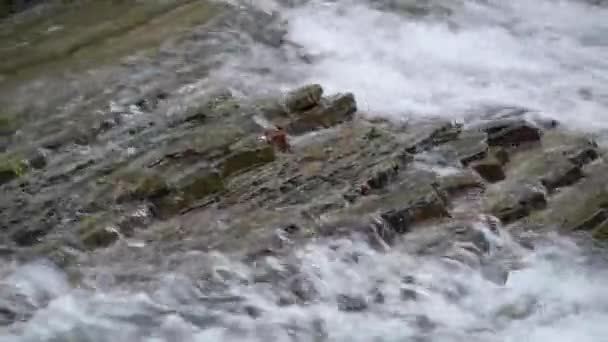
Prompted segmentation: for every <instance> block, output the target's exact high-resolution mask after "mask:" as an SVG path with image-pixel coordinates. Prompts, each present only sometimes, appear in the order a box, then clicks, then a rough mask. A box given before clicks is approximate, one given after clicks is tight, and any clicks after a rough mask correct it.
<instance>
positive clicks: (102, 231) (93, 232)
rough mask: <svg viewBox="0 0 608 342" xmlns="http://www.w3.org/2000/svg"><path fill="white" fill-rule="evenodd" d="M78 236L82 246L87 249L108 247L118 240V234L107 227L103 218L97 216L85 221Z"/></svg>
mask: <svg viewBox="0 0 608 342" xmlns="http://www.w3.org/2000/svg"><path fill="white" fill-rule="evenodd" d="M79 236H80V241H82V244H83V245H84V246H85V247H86V248H88V249H97V248H104V247H108V246H110V245H111V244H113V243H114V242H116V240H118V238H120V234H118V232H117V231H116V230H115V229H113V228H112V227H111V226H109V225H107V224H106V222H105V220H104V218H103V217H99V216H91V217H89V218H87V219H85V220H84V221H83V223H82V228H81V229H80V232H79Z"/></svg>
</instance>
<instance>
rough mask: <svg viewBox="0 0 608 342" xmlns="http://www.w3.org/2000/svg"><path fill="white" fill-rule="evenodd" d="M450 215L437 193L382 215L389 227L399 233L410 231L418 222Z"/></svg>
mask: <svg viewBox="0 0 608 342" xmlns="http://www.w3.org/2000/svg"><path fill="white" fill-rule="evenodd" d="M448 216H449V213H448V211H447V208H446V207H445V206H444V204H443V201H442V200H441V199H440V198H439V197H438V196H436V195H435V196H429V198H426V199H422V200H419V201H416V202H414V203H412V204H411V205H408V206H406V207H404V208H402V209H397V210H390V211H387V212H385V213H383V214H382V215H381V217H382V219H384V221H385V222H386V223H387V224H388V225H389V227H390V228H391V229H392V230H394V231H395V232H396V233H399V234H403V233H407V232H409V231H410V230H411V228H412V226H413V225H414V224H416V223H420V222H423V221H427V220H430V219H436V218H441V217H448Z"/></svg>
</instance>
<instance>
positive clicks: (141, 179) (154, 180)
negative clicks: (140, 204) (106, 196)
mask: <svg viewBox="0 0 608 342" xmlns="http://www.w3.org/2000/svg"><path fill="white" fill-rule="evenodd" d="M116 192H117V193H116V195H115V197H116V201H118V202H125V201H130V200H144V199H151V198H155V197H160V196H163V195H166V194H167V193H168V192H169V186H168V185H167V183H166V182H165V180H164V179H163V178H162V177H161V176H160V175H158V174H156V173H153V172H148V171H129V172H126V173H123V174H122V175H120V176H119V184H118V187H117V189H116Z"/></svg>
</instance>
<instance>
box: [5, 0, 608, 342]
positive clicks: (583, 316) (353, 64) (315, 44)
mask: <svg viewBox="0 0 608 342" xmlns="http://www.w3.org/2000/svg"><path fill="white" fill-rule="evenodd" d="M266 5H268V6H267V7H269V8H272V9H275V10H278V11H279V13H280V16H281V18H284V19H286V20H287V40H288V41H289V42H290V43H292V44H293V45H290V46H291V47H288V48H284V49H283V50H280V51H279V50H277V49H275V48H272V47H268V46H267V45H264V46H262V45H252V46H249V47H248V48H249V49H248V50H247V51H246V53H245V52H244V54H241V55H237V56H236V57H234V56H233V57H230V58H228V59H227V60H226V61H225V64H224V66H223V67H222V68H220V69H218V70H216V72H215V73H212V74H211V75H210V76H209V80H210V81H209V82H218V83H219V84H226V85H229V86H231V87H233V89H235V91H241V92H242V93H244V94H245V95H258V94H256V93H257V92H261V93H263V92H264V91H267V90H268V91H270V90H275V89H277V88H279V87H284V88H285V89H287V88H290V87H293V86H294V85H299V84H301V83H306V82H318V83H321V84H323V85H324V86H325V87H326V88H327V90H328V92H334V91H345V90H347V91H352V92H353V93H355V94H356V96H357V98H358V102H359V103H360V107H361V110H362V112H364V113H366V114H367V115H371V116H384V117H390V118H392V119H397V120H400V119H411V118H416V117H427V116H431V115H432V116H436V115H438V116H443V117H448V118H458V119H463V118H471V117H473V118H474V115H475V113H474V112H471V109H475V108H479V107H480V106H481V105H497V104H498V105H500V104H502V105H514V106H520V107H525V108H530V109H532V110H535V111H538V112H539V113H541V114H542V115H546V116H550V117H553V118H556V119H558V120H559V121H560V122H562V123H564V124H565V125H566V126H567V127H572V128H575V129H578V130H582V131H585V132H593V133H601V132H602V131H604V130H606V129H607V128H608V119H606V117H605V114H606V113H608V90H607V88H606V84H608V58H607V57H608V20H607V19H608V8H606V7H605V6H604V7H601V6H596V5H593V4H590V3H588V2H583V1H574V0H570V1H566V0H563V1H561V0H538V1H534V2H531V1H524V0H513V1H499V0H486V1H481V0H478V1H476V0H462V1H367V2H362V1H348V0H344V1H310V2H302V3H299V4H297V5H293V4H292V5H291V6H284V4H282V5H278V4H274V3H270V2H268V4H265V5H264V6H266ZM302 54H304V55H305V57H304V58H303V57H302ZM260 69H264V70H267V72H262V73H260V72H257V71H258V70H260ZM252 70H254V71H252ZM205 84H206V83H205ZM471 229H473V230H474V232H475V234H477V235H476V236H477V238H475V239H472V240H473V242H471V241H464V242H462V243H461V244H458V243H456V242H455V241H452V240H450V239H451V237H442V236H441V235H440V233H438V231H437V229H433V228H429V229H428V230H421V231H418V232H416V233H415V234H411V235H406V236H405V237H404V238H403V239H402V240H398V241H396V242H395V244H394V245H392V246H391V247H390V249H389V250H387V251H379V250H378V249H376V248H374V247H372V246H370V245H368V244H367V243H365V242H363V241H364V240H363V239H360V238H358V237H357V236H356V235H353V236H348V237H340V238H331V239H330V238H319V239H318V240H314V241H310V242H307V243H305V244H302V245H297V246H295V247H294V248H293V250H292V251H291V253H286V254H281V255H276V256H269V257H263V258H259V259H258V260H256V261H255V262H243V261H240V260H239V259H238V258H236V257H233V256H232V255H225V254H222V253H221V252H220V251H218V252H213V253H203V252H195V251H181V252H179V253H177V252H176V253H175V254H174V255H162V256H158V259H161V261H159V262H157V263H152V262H150V263H148V260H136V259H133V260H124V265H121V264H118V265H113V266H112V267H109V266H108V265H104V264H103V262H101V261H100V262H99V264H97V265H94V264H95V263H94V262H93V263H92V264H93V266H91V265H88V266H86V267H84V266H83V269H82V274H83V279H82V280H81V284H83V285H82V286H80V287H78V288H75V287H73V286H72V283H73V282H72V280H71V279H69V277H68V275H67V274H64V273H63V272H62V271H60V270H59V269H57V268H55V267H54V266H52V265H51V264H48V263H46V262H45V261H37V262H33V263H29V264H20V263H17V262H15V263H9V264H4V265H0V267H1V268H0V293H1V294H2V295H1V296H0V304H1V305H0V323H2V322H3V321H7V322H8V321H11V322H12V321H16V323H13V324H11V325H8V326H4V325H3V324H1V325H2V326H1V327H0V340H2V341H6V342H13V341H15V342H16V341H20V342H29V341H32V342H33V341H47V342H51V341H151V342H152V341H159V342H160V341H184V342H185V341H416V342H423V341H429V342H431V341H433V342H452V341H454V342H456V341H464V340H466V341H479V342H481V341H484V342H490V341H496V342H498V341H500V342H512V341H513V342H515V341H518V342H519V341H530V342H541V341H559V342H569V341H578V342H598V341H603V340H604V339H605V338H606V337H605V336H607V335H608V326H606V325H605V324H604V323H605V322H606V320H607V319H608V294H606V291H605V289H604V287H605V286H604V284H605V283H606V282H607V281H608V273H607V272H606V265H607V263H606V261H605V259H604V256H603V255H602V253H601V251H600V252H599V253H590V252H589V250H588V249H587V247H586V246H587V245H584V246H583V247H581V246H579V245H577V244H576V243H574V242H573V241H571V240H569V239H567V238H563V237H556V236H552V235H539V236H534V235H533V237H534V241H533V245H534V248H530V247H529V246H522V245H521V244H519V243H516V242H515V241H514V240H513V239H511V237H510V235H509V233H508V232H507V231H505V230H502V228H500V229H491V227H486V225H485V224H484V223H479V224H478V225H477V226H475V227H474V228H471ZM433 234H439V235H437V236H435V235H433ZM436 239H440V240H442V241H446V240H447V241H450V243H448V244H447V245H445V246H444V245H441V244H439V245H440V246H439V247H437V248H435V249H434V248H431V247H429V248H428V249H425V247H424V246H426V245H429V246H431V245H433V246H435V245H434V244H433V241H436ZM594 252H595V251H594ZM107 253H112V249H110V250H109V251H108V252H107ZM100 260H101V259H100ZM133 265H136V267H135V268H134V267H133ZM122 268H124V270H123V271H122V272H119V271H120V270H121V269H122ZM134 269H135V270H136V271H133V272H132V273H130V272H131V270H134ZM2 308H11V310H6V311H3V309H2Z"/></svg>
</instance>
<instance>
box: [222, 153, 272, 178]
mask: <svg viewBox="0 0 608 342" xmlns="http://www.w3.org/2000/svg"><path fill="white" fill-rule="evenodd" d="M274 160H275V153H274V148H273V147H272V146H270V145H268V146H260V147H252V148H244V149H241V150H238V151H237V152H235V153H233V154H232V155H231V156H229V157H228V158H227V159H226V160H224V162H223V163H222V176H223V177H228V176H230V175H233V174H236V173H239V172H243V171H247V170H250V169H252V168H255V167H257V166H260V165H263V164H267V163H270V162H273V161H274Z"/></svg>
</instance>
